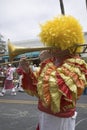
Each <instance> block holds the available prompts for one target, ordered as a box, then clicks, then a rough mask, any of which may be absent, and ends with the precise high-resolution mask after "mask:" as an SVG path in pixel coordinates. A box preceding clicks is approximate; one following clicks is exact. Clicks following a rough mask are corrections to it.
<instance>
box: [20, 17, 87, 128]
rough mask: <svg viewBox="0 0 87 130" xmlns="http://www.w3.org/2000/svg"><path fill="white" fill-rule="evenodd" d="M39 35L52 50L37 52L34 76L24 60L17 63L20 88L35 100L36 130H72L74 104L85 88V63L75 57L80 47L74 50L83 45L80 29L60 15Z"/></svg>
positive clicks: (86, 76) (74, 116)
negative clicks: (38, 112)
mask: <svg viewBox="0 0 87 130" xmlns="http://www.w3.org/2000/svg"><path fill="white" fill-rule="evenodd" d="M39 36H40V39H41V41H42V43H44V45H45V46H51V47H53V49H51V50H45V51H42V52H41V54H40V60H41V64H40V70H39V72H38V76H37V77H36V76H35V75H34V73H33V71H32V70H31V69H30V67H29V63H28V62H27V60H26V59H23V60H22V61H21V66H22V72H23V79H22V87H23V89H24V90H25V92H27V93H28V94H29V95H32V96H36V97H37V98H38V109H39V110H40V116H39V122H38V127H37V130H75V119H76V115H77V112H76V102H77V100H78V99H79V98H80V96H81V95H82V93H83V90H84V88H85V86H86V85H87V64H86V63H85V61H84V60H83V59H81V57H80V56H79V54H77V53H78V52H81V51H82V47H78V48H77V49H75V47H76V45H79V44H84V34H83V30H82V27H81V25H80V24H79V22H78V20H76V19H75V18H74V17H72V16H64V15H61V16H59V17H55V18H54V19H53V20H49V21H47V22H46V23H45V24H43V25H41V32H40V34H39ZM54 47H55V48H56V49H54Z"/></svg>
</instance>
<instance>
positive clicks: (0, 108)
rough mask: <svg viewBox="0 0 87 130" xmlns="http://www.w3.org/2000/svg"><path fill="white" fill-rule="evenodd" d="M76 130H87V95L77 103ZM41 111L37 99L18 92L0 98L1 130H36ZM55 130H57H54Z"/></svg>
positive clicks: (8, 93)
mask: <svg viewBox="0 0 87 130" xmlns="http://www.w3.org/2000/svg"><path fill="white" fill-rule="evenodd" d="M77 112H78V115H77V119H76V130H87V95H82V97H81V98H80V100H79V101H78V102H77ZM38 115H39V110H38V109H37V98H36V97H31V96H29V95H27V94H26V93H25V92H18V91H17V95H16V96H12V95H10V92H7V93H6V95H5V96H4V97H0V130H35V128H36V126H37V123H38ZM54 130H55V129H54Z"/></svg>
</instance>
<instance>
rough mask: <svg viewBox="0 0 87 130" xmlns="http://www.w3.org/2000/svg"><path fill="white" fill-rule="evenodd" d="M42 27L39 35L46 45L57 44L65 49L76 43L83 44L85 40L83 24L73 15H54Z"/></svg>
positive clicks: (56, 45)
mask: <svg viewBox="0 0 87 130" xmlns="http://www.w3.org/2000/svg"><path fill="white" fill-rule="evenodd" d="M40 27H41V32H40V34H39V37H40V40H41V42H42V43H43V44H44V45H45V46H55V47H58V48H61V49H62V50H65V49H68V48H69V47H71V46H74V45H76V44H83V43H84V41H85V40H84V33H83V30H82V26H81V25H80V23H79V22H78V20H76V19H75V18H74V17H72V16H66V15H60V16H59V17H54V19H53V20H49V21H47V22H46V23H44V24H43V25H40Z"/></svg>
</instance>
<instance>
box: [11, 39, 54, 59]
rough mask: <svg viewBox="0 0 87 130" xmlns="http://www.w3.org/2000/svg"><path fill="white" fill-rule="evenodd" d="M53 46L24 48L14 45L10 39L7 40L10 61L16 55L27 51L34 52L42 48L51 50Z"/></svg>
mask: <svg viewBox="0 0 87 130" xmlns="http://www.w3.org/2000/svg"><path fill="white" fill-rule="evenodd" d="M53 48H55V47H38V48H24V47H16V46H15V45H13V44H12V43H11V42H10V40H8V53H9V57H10V61H12V60H13V59H14V57H16V56H17V55H20V54H23V53H27V52H35V51H42V50H51V49H53Z"/></svg>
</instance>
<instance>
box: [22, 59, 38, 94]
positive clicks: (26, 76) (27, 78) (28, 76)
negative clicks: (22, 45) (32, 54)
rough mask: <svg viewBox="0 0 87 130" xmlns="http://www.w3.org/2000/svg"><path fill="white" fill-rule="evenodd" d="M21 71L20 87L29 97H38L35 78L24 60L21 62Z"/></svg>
mask: <svg viewBox="0 0 87 130" xmlns="http://www.w3.org/2000/svg"><path fill="white" fill-rule="evenodd" d="M20 66H21V69H22V75H23V78H22V87H23V89H24V91H26V92H27V93H28V94H29V95H32V96H34V95H36V96H37V95H38V94H37V78H36V76H35V75H34V73H33V72H32V70H31V69H30V67H29V63H28V61H27V59H26V58H24V59H22V60H21V65H20Z"/></svg>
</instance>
